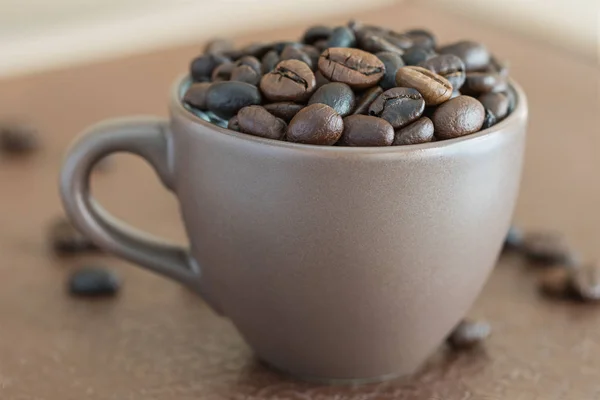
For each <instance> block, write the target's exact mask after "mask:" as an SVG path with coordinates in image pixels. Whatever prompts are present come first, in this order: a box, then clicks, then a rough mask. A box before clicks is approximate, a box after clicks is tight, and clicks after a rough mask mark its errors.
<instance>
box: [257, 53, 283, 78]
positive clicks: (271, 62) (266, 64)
mask: <svg viewBox="0 0 600 400" xmlns="http://www.w3.org/2000/svg"><path fill="white" fill-rule="evenodd" d="M279 61H281V59H280V58H279V54H277V52H276V51H275V50H271V51H269V52H268V53H267V54H265V55H264V56H263V58H262V62H261V71H262V73H263V75H264V74H268V73H269V72H271V71H273V70H274V69H275V67H276V66H277V64H279Z"/></svg>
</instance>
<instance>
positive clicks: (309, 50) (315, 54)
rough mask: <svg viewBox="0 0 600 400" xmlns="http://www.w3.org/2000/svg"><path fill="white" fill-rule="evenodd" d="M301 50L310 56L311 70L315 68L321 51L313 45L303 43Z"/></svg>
mask: <svg viewBox="0 0 600 400" xmlns="http://www.w3.org/2000/svg"><path fill="white" fill-rule="evenodd" d="M302 50H303V51H304V52H305V53H306V54H307V55H308V57H310V62H311V63H312V67H313V68H312V69H313V71H316V70H317V66H318V65H319V57H321V53H322V51H321V50H319V49H317V48H316V47H315V46H311V45H308V44H306V45H304V46H302Z"/></svg>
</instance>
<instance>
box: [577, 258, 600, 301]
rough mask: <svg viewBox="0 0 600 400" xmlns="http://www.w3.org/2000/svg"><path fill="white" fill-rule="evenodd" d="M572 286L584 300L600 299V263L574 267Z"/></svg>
mask: <svg viewBox="0 0 600 400" xmlns="http://www.w3.org/2000/svg"><path fill="white" fill-rule="evenodd" d="M570 284H571V288H572V290H573V292H574V293H575V294H576V296H577V297H578V298H579V299H580V300H583V301H587V302H596V301H600V264H598V263H592V264H586V265H583V266H581V267H579V268H574V269H572V273H571V280H570Z"/></svg>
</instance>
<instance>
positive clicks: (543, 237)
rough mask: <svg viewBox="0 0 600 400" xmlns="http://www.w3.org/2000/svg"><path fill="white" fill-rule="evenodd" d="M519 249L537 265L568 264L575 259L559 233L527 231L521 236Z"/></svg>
mask: <svg viewBox="0 0 600 400" xmlns="http://www.w3.org/2000/svg"><path fill="white" fill-rule="evenodd" d="M521 250H522V252H523V254H524V255H525V256H526V257H527V258H528V259H529V260H530V261H532V262H534V263H536V264H538V265H552V264H565V263H566V264H569V263H572V262H573V261H574V259H575V255H574V254H573V253H572V251H571V248H570V246H569V245H568V243H567V241H566V240H565V238H564V236H562V235H561V234H559V233H553V232H534V233H529V234H527V235H525V237H524V238H523V241H522V244H521Z"/></svg>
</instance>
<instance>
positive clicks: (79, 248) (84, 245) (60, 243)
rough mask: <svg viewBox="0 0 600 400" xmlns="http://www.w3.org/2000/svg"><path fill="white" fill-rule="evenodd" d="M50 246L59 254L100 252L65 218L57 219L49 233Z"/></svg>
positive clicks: (51, 225)
mask: <svg viewBox="0 0 600 400" xmlns="http://www.w3.org/2000/svg"><path fill="white" fill-rule="evenodd" d="M48 240H49V242H50V246H51V247H52V249H53V250H54V252H55V253H57V254H74V253H82V252H87V251H95V250H98V247H97V246H96V245H95V244H94V243H92V241H91V240H89V239H88V238H87V237H86V236H84V235H83V234H82V233H81V232H79V230H77V228H75V227H74V226H73V224H71V222H70V221H69V220H67V219H65V218H60V219H56V220H55V221H53V222H52V223H51V224H50V228H49V231H48Z"/></svg>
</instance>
